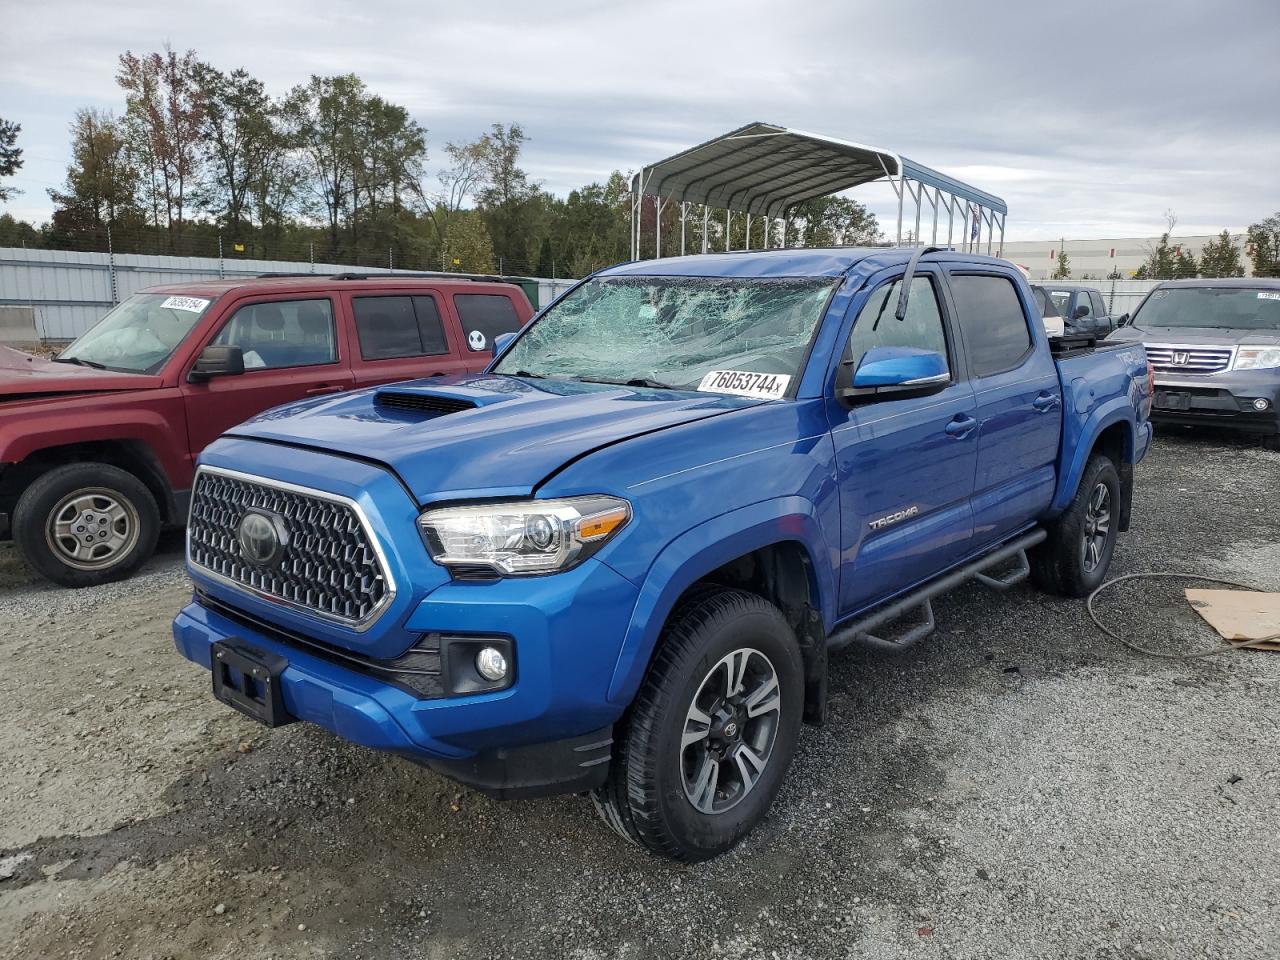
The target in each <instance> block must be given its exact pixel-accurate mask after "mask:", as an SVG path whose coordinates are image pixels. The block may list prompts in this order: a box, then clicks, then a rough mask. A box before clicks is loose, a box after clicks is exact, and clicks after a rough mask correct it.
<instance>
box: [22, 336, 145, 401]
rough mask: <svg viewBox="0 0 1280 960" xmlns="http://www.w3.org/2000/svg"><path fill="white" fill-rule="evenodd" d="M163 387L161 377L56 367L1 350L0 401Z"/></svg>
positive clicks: (41, 359)
mask: <svg viewBox="0 0 1280 960" xmlns="http://www.w3.org/2000/svg"><path fill="white" fill-rule="evenodd" d="M160 384H161V380H160V378H159V377H149V376H145V375H143V374H139V373H120V372H118V371H114V370H95V369H93V368H92V367H82V366H78V365H77V364H74V363H54V362H53V361H51V360H46V359H44V358H43V357H33V356H32V355H31V354H29V353H23V352H22V351H21V350H14V349H13V348H11V347H0V400H4V399H13V398H15V397H27V396H34V395H40V396H47V395H56V394H68V393H95V392H99V391H108V390H111V391H115V390H146V389H150V388H151V387H158V386H160Z"/></svg>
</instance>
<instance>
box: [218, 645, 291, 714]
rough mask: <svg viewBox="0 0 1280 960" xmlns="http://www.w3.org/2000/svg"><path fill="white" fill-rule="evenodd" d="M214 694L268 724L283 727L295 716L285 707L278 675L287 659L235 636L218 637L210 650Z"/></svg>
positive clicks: (285, 665) (233, 706) (282, 671)
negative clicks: (230, 637) (222, 638)
mask: <svg viewBox="0 0 1280 960" xmlns="http://www.w3.org/2000/svg"><path fill="white" fill-rule="evenodd" d="M209 659H210V663H211V664H212V666H213V695H214V696H215V697H216V698H217V699H219V700H221V701H222V702H223V703H225V704H226V705H227V706H229V707H232V708H233V709H236V710H239V711H240V712H241V713H243V714H245V715H246V716H249V717H252V718H253V719H254V720H257V721H258V722H259V723H262V724H266V725H267V726H268V727H282V726H284V725H285V724H286V723H292V722H293V721H294V720H295V719H297V718H296V717H293V716H291V715H290V714H289V713H288V711H287V710H285V708H284V697H283V696H282V690H281V680H280V676H281V674H283V673H284V670H285V667H287V666H288V665H289V661H288V660H286V659H285V658H284V657H281V656H278V655H277V654H274V653H268V652H267V651H265V650H259V649H258V648H256V647H252V646H250V645H249V644H247V643H244V642H243V641H241V640H237V639H234V638H233V639H228V640H219V641H217V642H216V643H214V644H213V646H212V647H211V648H210V650H209Z"/></svg>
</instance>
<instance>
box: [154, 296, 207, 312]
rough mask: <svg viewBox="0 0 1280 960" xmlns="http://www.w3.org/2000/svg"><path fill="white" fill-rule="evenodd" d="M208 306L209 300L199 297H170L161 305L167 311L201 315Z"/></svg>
mask: <svg viewBox="0 0 1280 960" xmlns="http://www.w3.org/2000/svg"><path fill="white" fill-rule="evenodd" d="M208 305H209V301H208V300H201V299H200V298H199V297H169V298H167V299H166V300H165V302H164V303H162V304H160V306H161V307H162V308H163V309H165V310H186V311H188V312H190V313H199V312H200V311H201V310H203V309H204V308H205V307H207V306H208Z"/></svg>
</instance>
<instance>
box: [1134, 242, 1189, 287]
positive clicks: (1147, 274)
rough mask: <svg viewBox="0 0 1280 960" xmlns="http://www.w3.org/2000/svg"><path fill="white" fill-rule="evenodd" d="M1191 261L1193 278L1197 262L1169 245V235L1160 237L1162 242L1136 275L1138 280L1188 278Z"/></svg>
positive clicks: (1153, 250)
mask: <svg viewBox="0 0 1280 960" xmlns="http://www.w3.org/2000/svg"><path fill="white" fill-rule="evenodd" d="M1188 261H1190V268H1191V276H1193V277H1194V276H1195V260H1194V259H1192V258H1190V257H1188V256H1186V255H1185V254H1183V253H1182V249H1181V248H1180V247H1179V248H1177V249H1175V248H1174V247H1171V246H1170V245H1169V234H1168V233H1163V234H1161V235H1160V242H1159V243H1157V244H1156V246H1155V247H1154V249H1151V250H1150V251H1149V253H1148V254H1147V259H1146V262H1144V263H1143V264H1142V266H1140V267H1139V268H1138V269H1137V271H1136V272H1135V273H1134V275H1133V276H1134V279H1136V280H1173V279H1176V278H1177V277H1179V276H1186V270H1187V268H1188Z"/></svg>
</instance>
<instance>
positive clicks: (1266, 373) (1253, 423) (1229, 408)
mask: <svg viewBox="0 0 1280 960" xmlns="http://www.w3.org/2000/svg"><path fill="white" fill-rule="evenodd" d="M1259 400H1264V401H1266V409H1264V410H1258V409H1256V407H1255V406H1254V404H1255V402H1256V401H1259ZM1151 419H1152V420H1154V421H1155V422H1156V423H1173V424H1183V425H1188V426H1208V425H1217V426H1222V427H1227V428H1230V429H1232V430H1243V431H1247V432H1250V433H1262V434H1274V433H1280V370H1233V371H1227V372H1224V373H1214V374H1206V375H1204V376H1189V375H1183V376H1177V375H1174V374H1169V373H1162V372H1157V373H1156V395H1155V402H1154V404H1153V406H1152V409H1151Z"/></svg>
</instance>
